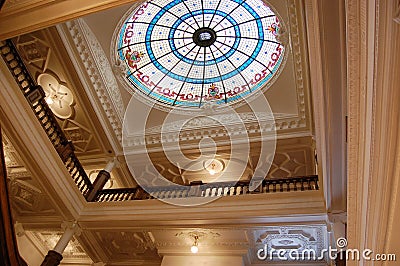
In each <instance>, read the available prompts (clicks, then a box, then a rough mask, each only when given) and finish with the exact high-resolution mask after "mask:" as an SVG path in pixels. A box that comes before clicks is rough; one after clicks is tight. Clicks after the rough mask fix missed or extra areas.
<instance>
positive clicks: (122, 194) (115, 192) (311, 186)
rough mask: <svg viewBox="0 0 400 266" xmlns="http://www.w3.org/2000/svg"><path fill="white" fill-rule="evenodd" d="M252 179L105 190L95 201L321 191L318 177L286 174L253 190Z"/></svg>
mask: <svg viewBox="0 0 400 266" xmlns="http://www.w3.org/2000/svg"><path fill="white" fill-rule="evenodd" d="M250 187H251V182H250V181H239V182H216V183H208V184H202V183H200V184H193V185H188V186H181V187H179V188H176V187H174V186H154V187H152V186H148V187H144V189H143V188H140V187H136V188H121V189H104V190H101V191H100V192H99V194H98V197H97V198H96V200H95V201H98V202H106V201H129V200H145V199H154V198H158V199H170V198H190V197H223V196H235V195H245V194H263V193H275V192H289V191H305V190H319V185H318V176H317V175H311V176H299V177H284V178H279V179H264V180H263V181H262V182H261V184H260V185H259V186H258V187H257V188H256V189H255V190H253V191H250Z"/></svg>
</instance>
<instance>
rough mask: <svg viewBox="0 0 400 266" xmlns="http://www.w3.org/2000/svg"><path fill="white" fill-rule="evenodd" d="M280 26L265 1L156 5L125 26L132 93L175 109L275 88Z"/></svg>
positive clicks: (122, 49)
mask: <svg viewBox="0 0 400 266" xmlns="http://www.w3.org/2000/svg"><path fill="white" fill-rule="evenodd" d="M280 31H281V24H280V21H279V19H278V17H277V15H276V14H275V12H274V11H273V10H272V9H271V8H270V7H269V6H268V5H267V4H266V3H264V2H263V1H261V0H244V1H243V0H175V1H171V2H169V1H164V0H152V1H149V2H145V3H144V4H142V5H141V6H139V7H138V8H136V9H135V10H134V11H133V12H131V13H130V14H129V17H128V18H127V19H126V20H125V21H124V23H123V24H122V28H121V29H120V31H119V34H118V40H117V57H118V58H119V59H120V60H122V61H124V62H125V63H126V66H127V67H126V68H125V69H126V72H125V73H124V75H125V78H126V79H127V80H128V81H129V83H130V85H132V86H131V87H132V90H135V91H139V92H140V93H139V94H141V96H145V98H147V99H149V98H150V99H152V100H153V101H156V102H159V103H162V104H164V105H169V106H177V107H192V108H198V107H201V106H202V105H204V104H205V103H207V102H214V103H216V104H232V103H237V102H239V101H240V100H241V99H242V98H244V97H246V96H248V95H250V94H254V93H255V92H257V91H260V90H263V89H264V88H266V87H269V86H270V84H271V81H272V80H273V78H274V76H276V74H277V72H279V71H278V70H279V67H280V65H281V64H282V62H283V56H284V46H283V45H282V44H281V43H279V41H278V39H279V38H278V36H279V34H280Z"/></svg>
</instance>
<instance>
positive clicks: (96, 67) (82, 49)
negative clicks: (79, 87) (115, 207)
mask: <svg viewBox="0 0 400 266" xmlns="http://www.w3.org/2000/svg"><path fill="white" fill-rule="evenodd" d="M57 30H58V32H59V33H60V35H61V38H62V40H63V43H64V45H65V46H66V48H67V50H68V53H69V54H70V57H71V58H75V56H76V57H78V58H80V61H81V62H73V63H74V65H75V66H76V68H77V70H78V72H79V69H80V68H81V66H80V63H82V64H83V66H84V69H82V68H81V70H83V71H84V72H85V73H86V75H84V74H80V77H81V80H82V79H84V80H87V82H86V84H87V85H88V86H84V87H85V90H86V92H87V94H88V95H90V96H91V101H92V102H93V105H95V106H97V105H98V104H99V105H101V109H102V110H103V111H104V114H105V116H106V119H107V120H108V123H109V124H110V126H111V128H112V130H113V132H114V135H115V137H116V138H117V140H118V142H121V140H122V118H123V115H124V112H125V108H124V105H123V101H122V97H121V94H120V91H119V89H118V84H117V81H116V79H115V77H114V75H113V72H112V69H111V66H110V64H109V62H108V59H107V57H106V55H105V53H104V51H103V49H102V47H101V46H100V44H99V42H98V41H97V39H96V37H95V36H94V34H93V33H92V31H91V30H90V29H89V27H88V26H87V25H86V23H85V22H84V21H83V20H82V19H77V20H74V21H69V22H66V23H65V24H63V25H58V26H57ZM83 83H84V84H85V82H83ZM95 110H96V112H97V109H96V108H95ZM104 114H98V116H99V118H100V117H103V116H104ZM103 127H104V128H105V129H106V128H107V126H103ZM111 142H112V141H111ZM116 145H117V146H120V143H117V144H116ZM114 146H115V145H114Z"/></svg>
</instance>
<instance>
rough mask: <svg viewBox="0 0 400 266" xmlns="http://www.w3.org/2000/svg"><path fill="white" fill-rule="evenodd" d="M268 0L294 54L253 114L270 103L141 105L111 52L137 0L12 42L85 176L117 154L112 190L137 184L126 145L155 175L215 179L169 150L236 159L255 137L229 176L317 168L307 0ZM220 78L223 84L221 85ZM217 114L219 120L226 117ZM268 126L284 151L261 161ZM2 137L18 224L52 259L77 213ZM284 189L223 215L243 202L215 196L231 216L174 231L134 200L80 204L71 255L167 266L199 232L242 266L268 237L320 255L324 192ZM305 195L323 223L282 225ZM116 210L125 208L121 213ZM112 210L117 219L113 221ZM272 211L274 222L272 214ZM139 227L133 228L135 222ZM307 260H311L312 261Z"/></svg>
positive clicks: (209, 250)
mask: <svg viewBox="0 0 400 266" xmlns="http://www.w3.org/2000/svg"><path fill="white" fill-rule="evenodd" d="M10 2H12V1H10ZM22 2H23V1H22ZM254 2H255V1H254ZM8 4H10V3H8ZM21 4H23V3H21ZM270 4H271V6H273V8H274V9H273V10H274V11H276V12H277V14H279V18H281V19H282V23H284V24H285V30H286V31H287V36H286V39H282V41H283V42H285V45H286V46H285V53H286V54H285V56H286V58H285V60H286V61H285V62H284V63H282V66H281V67H280V69H279V72H280V74H279V77H278V76H277V77H276V78H274V79H275V80H274V82H273V83H270V84H269V83H268V81H266V83H268V85H271V86H270V87H269V88H268V89H261V88H260V91H261V92H262V95H264V96H265V99H266V100H267V101H268V103H269V105H270V108H271V111H272V113H267V114H266V113H262V112H259V113H257V112H256V113H255V112H254V109H255V110H259V109H257V108H262V107H263V104H264V102H263V101H262V100H260V99H257V98H255V97H253V98H250V100H249V102H248V103H244V104H243V105H241V106H235V105H234V106H233V108H232V109H229V112H227V111H224V110H223V109H218V108H217V107H215V106H213V105H211V106H206V107H205V108H203V109H201V110H198V111H196V112H197V114H196V115H193V113H191V114H190V116H189V119H188V118H187V116H185V113H178V114H176V115H175V116H174V117H173V118H172V119H166V118H165V117H166V113H167V112H166V110H167V109H164V108H155V109H149V108H148V105H147V104H146V103H143V101H141V100H137V99H136V96H137V94H138V92H135V91H133V90H132V88H131V87H128V86H129V84H128V83H127V82H125V81H124V74H126V73H125V72H124V71H126V69H125V67H123V66H122V65H121V64H118V61H117V60H116V58H115V54H114V52H115V51H112V48H113V45H114V44H113V43H112V41H115V39H116V38H115V27H116V26H117V25H118V23H119V21H120V19H121V17H123V14H124V13H125V12H126V11H127V10H129V9H131V6H130V5H125V6H121V7H118V8H114V9H110V10H107V11H103V12H101V13H94V14H91V15H89V16H86V17H82V18H80V19H76V20H71V21H68V22H65V23H62V24H59V25H57V26H56V27H50V28H46V29H43V30H40V31H36V32H32V33H29V34H25V35H22V36H19V37H16V38H14V39H13V40H14V42H15V44H16V46H17V48H18V51H19V52H20V54H21V56H22V57H23V59H24V60H25V63H26V64H27V67H28V69H29V70H30V71H31V73H32V75H33V76H34V78H35V79H36V80H37V82H38V83H39V84H41V85H42V87H43V88H44V90H45V92H46V99H47V100H48V101H47V102H48V104H49V106H50V107H51V109H52V111H53V112H54V114H55V115H56V117H57V121H58V122H59V124H60V125H61V127H62V129H63V131H64V133H65V135H66V136H67V138H68V139H69V140H71V141H72V142H73V144H74V146H75V152H76V154H77V156H78V157H79V159H80V161H81V162H82V164H83V166H84V168H85V170H86V172H87V173H88V175H89V176H92V177H93V176H95V175H96V173H97V172H98V171H100V170H102V169H103V168H104V166H105V165H106V163H107V162H108V161H109V160H110V159H112V158H114V157H116V158H117V160H118V161H119V165H118V166H117V167H116V168H115V169H114V170H113V172H112V177H111V181H110V182H109V183H108V184H107V185H106V186H107V187H110V188H117V187H131V186H133V185H135V180H134V179H133V177H132V173H131V172H130V171H129V168H128V166H127V165H126V160H125V157H124V152H127V151H128V152H131V153H132V154H139V155H141V154H142V155H143V154H144V153H146V152H147V153H148V154H149V156H150V157H151V160H152V163H153V164H154V165H155V166H156V167H157V169H158V170H159V172H161V174H162V175H163V176H165V177H166V178H167V179H169V180H172V181H173V182H176V183H179V184H188V183H190V182H193V181H198V180H202V181H203V182H210V181H211V180H212V179H213V177H211V176H209V175H207V172H205V169H203V170H201V171H197V172H195V171H194V172H193V171H188V170H186V169H185V167H184V166H176V165H175V164H174V163H173V162H174V161H175V159H174V157H173V156H172V157H170V158H169V160H170V161H168V160H166V157H165V154H164V150H165V149H171V150H173V151H176V150H177V149H181V150H182V152H183V153H184V154H185V155H187V156H188V157H189V158H196V157H197V156H198V154H199V143H200V141H201V140H202V139H204V138H212V139H213V140H214V141H215V143H216V146H217V148H218V153H217V155H218V156H217V157H216V158H217V159H218V160H220V161H221V162H223V163H224V164H226V163H227V162H228V161H229V160H230V159H231V156H232V155H231V153H232V148H231V145H232V144H239V145H238V147H239V150H240V151H245V148H243V149H242V146H240V145H242V144H240V141H241V140H248V143H249V144H248V146H249V150H250V152H249V156H246V160H242V161H237V162H235V163H233V164H232V167H231V168H229V169H228V170H227V173H228V174H229V175H231V176H237V175H238V173H239V171H238V170H236V169H237V168H240V167H237V165H240V166H244V168H245V170H244V172H243V174H241V175H240V179H241V180H249V179H250V178H251V176H252V175H253V174H254V172H255V168H256V167H255V165H257V163H258V162H259V161H261V162H262V163H266V162H270V163H271V168H270V169H269V172H268V175H267V178H270V179H274V178H280V177H288V176H299V175H311V174H315V173H316V171H317V167H316V161H315V141H314V130H313V114H312V112H311V99H310V96H311V95H310V94H311V90H310V84H309V79H310V77H309V73H308V71H309V70H308V53H307V39H306V36H307V32H306V28H305V25H304V21H303V12H304V6H303V5H302V1H296V0H288V1H278V0H271V1H270ZM5 8H6V6H5ZM105 17H106V18H107V20H106V21H107V23H105V19H104V18H105ZM270 34H272V32H270ZM113 35H114V37H113ZM272 35H273V34H272ZM270 37H271V38H272V37H273V36H270ZM281 37H282V38H283V37H285V36H284V35H282V36H281ZM274 38H275V37H274ZM275 40H276V39H275ZM131 56H132V55H131ZM257 60H260V61H262V60H264V59H257ZM231 70H232V69H231ZM217 85H218V86H219V87H220V88H222V87H223V84H222V82H220V83H218V84H217ZM218 86H217V87H218ZM186 89H188V88H186ZM189 89H190V88H189ZM129 108H133V110H134V113H135V114H137V115H142V114H146V116H145V117H144V121H145V123H139V122H136V121H135V117H130V118H131V119H132V120H133V122H131V123H128V127H126V125H127V124H126V123H125V122H126V121H125V120H124V119H127V118H126V117H124V114H125V111H126V110H128V109H129ZM262 110H264V109H262ZM232 112H235V114H233V113H232ZM236 114H237V115H236ZM143 116H144V115H143ZM236 117H239V118H240V119H241V121H242V123H243V124H242V125H240V124H239V123H237V119H236ZM139 121H142V120H139ZM183 121H184V122H183ZM218 121H223V124H221V123H219V122H218ZM124 123H125V124H124ZM182 124H184V125H183V126H182ZM124 125H125V127H124ZM138 125H139V126H138ZM142 125H145V126H144V131H143V130H142V128H141V127H140V126H142ZM231 132H234V133H235V136H236V139H237V140H238V142H237V143H231V141H230V140H229V138H230V137H231V136H232V133H231ZM265 132H267V133H268V134H270V135H267V136H268V137H269V136H271V135H276V139H277V141H276V152H275V154H274V155H273V156H272V157H271V158H269V157H268V158H260V152H259V150H260V146H261V144H260V143H261V142H263V141H268V140H269V139H268V137H266V138H265V139H263V138H262V136H263V134H264V133H265ZM11 139H12V138H11ZM123 140H124V141H123ZM14 141H15V142H16V141H17V140H14ZM3 142H4V145H5V150H6V161H7V166H8V173H9V178H10V192H11V197H12V202H13V211H14V215H15V217H16V220H17V221H18V222H19V223H20V224H21V226H22V227H23V230H21V236H20V237H22V236H23V237H24V238H23V239H22V238H21V239H20V241H23V240H24V241H29V243H31V244H32V245H33V246H35V247H36V249H37V250H39V253H40V254H41V255H44V254H45V253H46V252H47V250H48V249H50V248H51V246H52V245H54V242H55V241H56V239H57V238H58V237H59V236H60V234H61V232H62V231H63V230H62V229H61V228H60V224H61V223H62V222H63V221H66V220H71V216H72V215H70V213H68V211H65V210H60V208H59V207H57V204H56V202H55V201H54V199H53V198H54V197H56V195H55V194H56V193H55V192H54V191H53V190H52V189H50V188H48V187H46V185H45V186H43V185H40V184H42V183H40V182H37V181H36V180H38V179H41V177H40V176H37V175H36V174H35V172H33V173H31V172H30V171H29V170H28V169H29V160H28V163H27V164H26V163H24V162H23V161H22V159H21V158H20V155H19V154H18V152H17V151H16V149H15V148H13V146H12V144H11V141H10V139H9V138H8V137H7V136H5V138H4V141H3ZM244 146H245V145H244ZM244 146H243V147H244ZM143 147H146V149H143ZM21 156H22V155H21ZM22 157H23V156H22ZM24 165H26V168H25V166H24ZM217 176H218V175H217ZM149 179H151V178H149ZM288 194H289V193H284V195H281V196H276V197H275V196H273V199H272V200H271V202H275V203H277V204H275V206H264V208H265V209H262V210H261V211H260V210H257V208H262V207H260V206H263V205H269V204H266V203H265V199H261V198H257V200H254V201H252V202H248V203H246V204H247V205H246V206H245V207H241V206H239V207H238V209H235V210H230V211H229V212H228V211H227V213H226V214H225V213H224V211H223V210H224V209H227V208H226V207H227V206H228V205H229V204H230V205H235V204H234V203H232V202H226V201H223V202H222V203H216V204H217V207H218V206H219V209H218V210H220V211H219V213H218V214H215V213H216V212H217V211H216V210H215V211H214V214H213V215H222V216H224V215H225V216H224V218H223V219H222V218H221V219H219V218H216V217H217V216H213V218H210V219H214V220H212V223H211V224H207V221H206V220H207V218H205V217H206V216H207V211H206V210H205V209H201V210H199V211H198V213H196V212H194V213H188V217H190V219H189V218H188V220H190V221H189V222H187V223H188V225H185V223H182V225H181V226H178V225H176V221H175V222H174V221H173V218H171V217H170V216H168V217H169V218H165V219H167V220H168V222H166V223H165V224H170V225H169V226H168V227H165V228H163V226H162V225H161V224H162V223H163V220H162V219H161V218H160V219H159V221H157V218H153V220H149V221H148V220H147V218H143V219H144V220H135V218H132V217H133V216H137V215H136V214H135V213H133V211H136V209H135V208H136V207H135V206H132V205H131V203H128V205H123V204H119V203H111V204H108V203H106V204H104V205H102V204H99V205H96V206H94V205H90V203H89V204H88V203H86V202H83V201H82V202H83V203H81V204H82V205H83V206H84V207H82V210H81V212H80V214H79V216H80V218H81V221H80V223H81V226H82V233H81V234H80V235H79V236H75V238H74V239H73V241H72V242H71V245H70V246H69V248H67V253H66V256H65V258H66V260H65V262H66V263H69V264H75V265H90V264H91V263H99V262H103V263H107V265H160V263H161V261H162V258H163V256H166V257H173V256H183V255H188V254H190V245H191V243H192V242H191V241H192V240H191V237H190V236H191V235H192V234H194V233H196V234H198V235H202V236H203V237H200V239H199V248H200V252H204V253H202V254H203V255H207V256H215V255H218V256H222V257H223V256H225V255H229V254H231V252H234V253H235V254H236V255H237V256H240V257H242V258H243V260H244V262H245V265H261V264H262V262H260V260H259V259H257V257H256V254H257V250H259V249H260V248H263V246H264V245H265V244H267V245H270V246H271V247H272V246H274V247H276V246H280V247H282V248H283V249H286V250H290V249H293V248H294V247H296V248H298V249H299V250H301V249H302V248H303V249H304V248H306V247H307V248H312V249H315V250H317V251H318V250H321V249H322V248H325V247H326V246H327V227H326V223H325V221H324V219H323V218H321V217H322V216H321V217H320V216H318V215H320V214H321V213H322V212H323V209H324V206H323V198H322V194H321V193H314V194H307V195H306V194H304V195H306V196H304V198H299V199H294V198H291V197H290V196H288ZM77 197H80V195H78V196H77ZM63 200H68V199H63ZM79 200H82V199H81V198H79ZM79 200H77V201H79ZM296 200H299V202H300V203H299V205H298V206H302V207H294V206H295V205H291V204H295V202H296ZM278 202H281V204H282V205H279V204H278ZM288 202H290V203H288ZM304 202H308V203H314V204H315V206H314V205H312V206H313V207H315V208H314V209H313V210H312V212H315V213H314V215H316V216H318V218H315V220H312V219H311V221H309V220H307V219H309V217H307V218H305V219H304V220H302V219H300V218H299V219H297V218H296V219H297V220H294V221H292V222H287V221H286V222H282V221H283V220H285V219H286V217H285V218H277V217H279V216H280V217H283V215H282V213H283V212H284V211H285V212H286V214H291V213H292V212H293V213H298V214H299V215H304V216H307V215H306V213H307V212H308V208H307V206H306V205H307V204H305V203H304ZM135 204H136V203H135ZM138 204H139V205H138V206H141V204H144V205H143V206H141V207H139V208H138V209H139V211H143V209H145V211H148V213H146V215H147V216H146V215H144V216H143V217H156V216H157V215H158V213H157V212H160V213H162V212H163V209H165V210H164V212H165V213H164V214H165V215H172V214H171V213H167V210H168V211H170V212H173V211H176V209H167V208H164V206H163V205H162V206H158V205H157V204H160V203H156V204H154V205H155V207H154V208H155V209H156V210H153V209H152V206H150V205H146V204H147V203H138ZM218 204H222V205H218ZM243 204H244V203H243ZM270 204H271V205H273V204H272V203H270ZM221 206H222V207H221ZM280 206H284V207H282V208H281V209H282V210H280V211H281V212H280V211H279V210H277V209H279V208H280ZM296 206H297V205H296ZM310 206H311V205H310ZM113 207H115V209H113ZM141 208H142V209H141ZM240 208H242V211H243V212H246V213H247V214H249V215H250V213H251V212H254V213H259V215H258V214H257V215H255V216H257V219H254V220H253V219H251V218H246V219H245V220H244V221H242V220H240V218H238V217H236V216H234V215H233V213H234V212H236V213H237V215H239V213H240ZM246 208H247V209H246ZM228 209H229V208H228ZM124 211H127V212H130V213H129V215H127V216H126V217H124V214H123V213H124ZM185 211H186V212H189V210H185ZM64 212H65V213H64ZM114 212H117V215H115V213H114ZM183 213H184V212H183ZM199 213H200V214H199ZM183 215H184V214H183ZM139 216H140V215H139ZM250 216H251V215H250ZM113 217H116V218H115V219H119V220H117V221H115V223H114V221H113ZM199 217H201V219H200V218H199ZM231 217H235V218H231ZM266 217H267V218H266ZM270 217H274V219H277V220H276V221H273V220H268V219H270ZM129 219H132V220H129ZM140 219H142V218H140ZM196 219H198V223H199V225H198V226H196V222H195V221H196ZM230 219H231V221H229V220H230ZM154 220H155V221H154ZM239 220H240V222H239ZM267 220H268V222H266V221H267ZM288 220H290V219H289V218H288ZM201 221H203V222H201ZM204 221H205V222H204ZM218 221H220V223H222V224H223V226H221V225H220V224H219V222H218ZM111 222H112V223H111ZM133 223H134V226H132V227H130V224H133ZM157 223H158V224H157ZM146 224H147V226H146ZM149 224H153V226H150V225H149ZM171 224H172V225H171ZM304 224H307V225H304ZM278 225H279V226H278ZM138 227H140V228H138ZM305 264H306V265H307V262H306V263H305ZM97 265H101V264H97ZM321 265H325V264H324V263H321Z"/></svg>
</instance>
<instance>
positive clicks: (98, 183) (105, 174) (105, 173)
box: [86, 157, 118, 201]
mask: <svg viewBox="0 0 400 266" xmlns="http://www.w3.org/2000/svg"><path fill="white" fill-rule="evenodd" d="M117 163H118V161H117V158H116V157H115V158H113V159H112V160H110V161H109V162H108V163H107V165H106V167H104V169H103V170H101V171H100V172H99V173H98V174H97V177H96V180H95V181H94V182H93V190H92V191H90V193H89V194H87V196H86V200H87V201H94V200H95V199H96V197H97V193H98V192H99V191H100V190H102V189H103V187H104V185H105V184H106V183H107V181H108V180H109V179H110V176H111V175H110V173H111V171H112V170H113V168H114V167H115V166H116V165H117Z"/></svg>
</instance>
